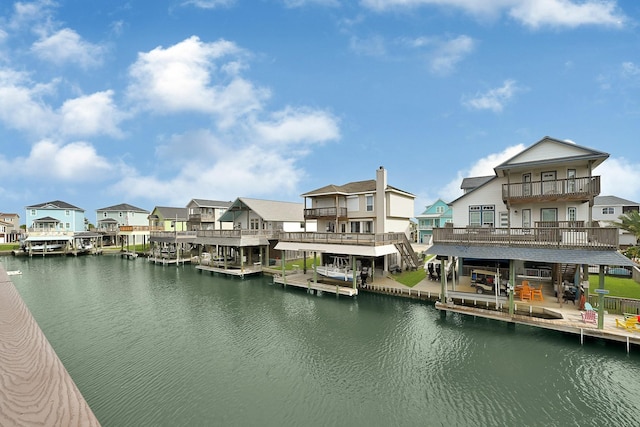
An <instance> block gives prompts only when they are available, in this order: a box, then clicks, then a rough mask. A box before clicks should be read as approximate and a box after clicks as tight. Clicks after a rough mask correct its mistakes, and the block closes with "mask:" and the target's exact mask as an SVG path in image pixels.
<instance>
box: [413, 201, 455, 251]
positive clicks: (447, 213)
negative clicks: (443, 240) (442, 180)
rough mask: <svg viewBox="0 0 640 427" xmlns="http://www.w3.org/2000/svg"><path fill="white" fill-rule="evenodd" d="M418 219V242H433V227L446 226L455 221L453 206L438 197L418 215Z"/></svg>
mask: <svg viewBox="0 0 640 427" xmlns="http://www.w3.org/2000/svg"><path fill="white" fill-rule="evenodd" d="M416 219H417V220H418V243H425V244H428V243H431V238H432V237H433V229H434V228H440V227H444V226H445V224H447V223H450V222H452V221H453V211H452V210H451V206H449V204H447V203H446V202H445V201H444V200H442V199H438V200H436V201H435V203H433V204H431V205H429V206H427V207H426V209H425V210H424V212H422V213H421V214H420V215H417V216H416Z"/></svg>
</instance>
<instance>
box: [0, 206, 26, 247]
mask: <svg viewBox="0 0 640 427" xmlns="http://www.w3.org/2000/svg"><path fill="white" fill-rule="evenodd" d="M0 223H2V231H0V243H13V242H17V241H18V240H20V237H21V236H22V230H21V229H20V215H18V214H16V213H0Z"/></svg>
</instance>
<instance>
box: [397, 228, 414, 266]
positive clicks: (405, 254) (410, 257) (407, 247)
mask: <svg viewBox="0 0 640 427" xmlns="http://www.w3.org/2000/svg"><path fill="white" fill-rule="evenodd" d="M395 246H396V249H398V252H399V253H400V256H401V257H402V261H403V262H404V264H405V265H406V267H407V268H408V269H410V270H416V269H417V268H418V267H419V266H420V260H419V259H418V255H416V253H415V251H414V250H413V248H412V247H411V242H409V239H408V238H407V236H406V235H404V239H403V240H402V241H401V242H398V243H396V244H395Z"/></svg>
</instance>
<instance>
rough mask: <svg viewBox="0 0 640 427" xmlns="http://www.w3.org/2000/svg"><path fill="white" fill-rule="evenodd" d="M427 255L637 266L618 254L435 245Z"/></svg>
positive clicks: (569, 250) (592, 251) (570, 250)
mask: <svg viewBox="0 0 640 427" xmlns="http://www.w3.org/2000/svg"><path fill="white" fill-rule="evenodd" d="M426 252H427V253H428V254H435V255H448V256H455V257H462V258H482V259H514V260H521V261H538V262H553V263H560V264H589V265H616V266H627V267H633V266H635V265H636V264H635V263H634V262H633V261H631V260H630V259H629V258H627V257H625V256H624V255H622V254H621V253H620V252H617V251H595V250H579V249H542V248H511V247H496V246H460V245H444V244H437V243H436V244H434V245H433V246H431V247H430V248H429V249H427V250H426Z"/></svg>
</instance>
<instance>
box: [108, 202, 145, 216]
mask: <svg viewBox="0 0 640 427" xmlns="http://www.w3.org/2000/svg"><path fill="white" fill-rule="evenodd" d="M102 211H126V212H142V213H147V214H148V213H149V211H148V210H146V209H141V208H137V207H135V206H133V205H130V204H128V203H120V204H119V205H113V206H109V207H107V208H102V209H96V212H102Z"/></svg>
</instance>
